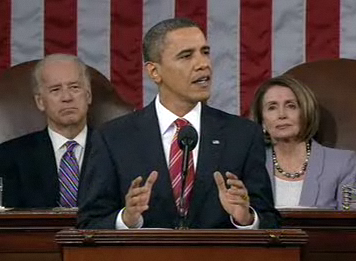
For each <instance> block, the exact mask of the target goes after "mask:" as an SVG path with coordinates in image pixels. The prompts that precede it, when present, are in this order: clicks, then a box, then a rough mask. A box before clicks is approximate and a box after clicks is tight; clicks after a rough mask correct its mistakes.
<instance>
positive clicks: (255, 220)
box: [230, 207, 260, 229]
mask: <svg viewBox="0 0 356 261" xmlns="http://www.w3.org/2000/svg"><path fill="white" fill-rule="evenodd" d="M250 209H252V211H253V214H254V215H253V222H252V224H251V225H248V226H240V225H237V224H236V223H235V220H234V218H233V217H232V216H230V220H231V223H232V224H233V225H234V226H235V227H236V228H238V229H258V227H259V226H260V220H259V218H258V215H257V212H256V211H255V210H254V209H253V207H250Z"/></svg>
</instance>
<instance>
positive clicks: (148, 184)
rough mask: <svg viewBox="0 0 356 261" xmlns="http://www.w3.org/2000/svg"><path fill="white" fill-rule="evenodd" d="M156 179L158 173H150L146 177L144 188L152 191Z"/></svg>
mask: <svg viewBox="0 0 356 261" xmlns="http://www.w3.org/2000/svg"><path fill="white" fill-rule="evenodd" d="M157 177H158V172H157V171H152V172H151V174H150V175H149V176H148V178H147V180H146V182H145V187H146V188H147V189H148V190H152V187H153V185H154V184H155V182H156V180H157Z"/></svg>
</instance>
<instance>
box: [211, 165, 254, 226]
mask: <svg viewBox="0 0 356 261" xmlns="http://www.w3.org/2000/svg"><path fill="white" fill-rule="evenodd" d="M226 177H227V181H226V184H225V180H224V178H223V176H222V175H221V173H220V172H218V171H217V172H215V173H214V179H215V183H216V185H217V187H218V190H219V199H220V202H221V205H222V206H223V208H224V209H225V211H226V212H227V213H229V215H231V216H232V217H233V218H234V220H235V221H236V222H238V223H239V224H240V225H242V226H246V225H251V224H252V222H253V216H252V215H251V213H250V210H249V208H250V200H249V197H248V192H247V189H246V188H245V186H244V184H243V182H242V181H241V180H239V179H238V178H237V176H236V175H234V174H232V173H231V172H226ZM226 185H227V186H226Z"/></svg>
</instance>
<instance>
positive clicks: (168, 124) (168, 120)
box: [116, 95, 259, 229]
mask: <svg viewBox="0 0 356 261" xmlns="http://www.w3.org/2000/svg"><path fill="white" fill-rule="evenodd" d="M155 107H156V112H157V118H158V124H159V128H160V132H161V137H162V144H163V149H164V155H165V158H166V162H167V166H169V153H170V148H171V143H172V140H173V137H174V134H175V132H176V129H177V127H176V125H175V124H174V121H175V120H176V119H178V118H182V117H179V116H177V115H175V114H174V113H172V112H171V111H169V110H168V109H167V108H165V107H164V106H163V105H162V103H161V102H160V99H159V95H157V96H156V99H155ZM201 107H202V105H201V103H200V102H198V104H197V105H196V106H195V107H194V108H193V109H192V110H191V111H190V112H188V113H187V114H186V115H184V116H183V118H184V119H185V120H187V121H189V123H190V124H191V125H192V126H193V127H194V128H195V130H196V131H197V133H198V143H197V145H196V147H195V148H194V149H193V163H194V169H196V166H197V161H198V153H199V141H200V120H201V117H200V116H201ZM251 209H252V210H253V212H254V217H255V218H254V222H253V224H252V225H249V226H239V225H237V224H235V223H234V220H233V218H232V217H231V222H232V224H233V225H234V226H235V227H237V228H243V229H257V228H258V225H259V220H258V216H257V213H256V212H255V210H254V209H253V208H251ZM122 212H123V209H122V210H121V211H120V212H119V214H118V216H117V219H116V229H127V228H128V227H127V226H126V225H125V224H124V222H123V220H122ZM142 225H143V218H142V216H141V217H140V220H139V222H138V223H137V225H136V226H135V228H141V227H142Z"/></svg>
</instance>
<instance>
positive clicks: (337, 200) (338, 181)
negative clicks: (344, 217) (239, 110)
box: [251, 75, 356, 209]
mask: <svg viewBox="0 0 356 261" xmlns="http://www.w3.org/2000/svg"><path fill="white" fill-rule="evenodd" d="M251 117H252V119H253V120H254V121H255V122H257V123H259V124H261V125H262V127H263V131H264V133H265V138H266V157H267V158H266V167H267V170H268V172H269V174H270V177H271V182H272V188H273V190H274V198H275V205H276V207H277V208H288V207H298V206H299V207H318V208H333V209H343V195H342V186H343V185H344V184H353V183H354V182H355V180H356V154H355V152H353V151H348V150H339V149H333V148H327V147H324V146H322V145H321V144H319V143H318V142H316V141H315V140H314V139H313V136H314V135H315V133H316V132H317V129H318V126H319V110H318V104H317V101H316V99H315V96H314V94H313V93H312V92H311V90H310V89H309V88H308V87H306V86H304V85H303V84H301V83H300V82H298V81H297V80H296V79H294V78H291V77H289V76H286V75H283V76H279V77H276V78H272V79H270V80H269V81H267V82H265V83H264V84H263V85H262V86H260V88H259V89H258V90H257V92H256V94H255V97H254V101H253V104H252V108H251ZM350 131H352V130H350Z"/></svg>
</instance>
